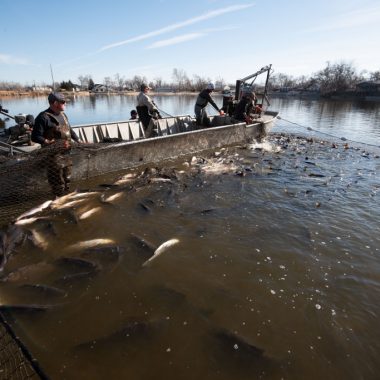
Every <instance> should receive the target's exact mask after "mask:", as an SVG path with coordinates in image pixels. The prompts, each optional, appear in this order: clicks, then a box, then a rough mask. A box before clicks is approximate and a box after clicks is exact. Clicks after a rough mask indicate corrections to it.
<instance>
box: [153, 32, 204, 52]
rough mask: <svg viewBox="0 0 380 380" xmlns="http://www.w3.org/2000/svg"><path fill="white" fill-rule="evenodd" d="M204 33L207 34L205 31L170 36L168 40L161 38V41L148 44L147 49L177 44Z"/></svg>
mask: <svg viewBox="0 0 380 380" xmlns="http://www.w3.org/2000/svg"><path fill="white" fill-rule="evenodd" d="M204 35H205V34H204V33H189V34H183V35H181V36H177V37H173V38H168V39H167V40H161V41H157V42H154V43H153V44H152V45H150V46H148V47H147V49H155V48H160V47H163V46H170V45H176V44H180V43H182V42H185V41H191V40H195V39H196V38H200V37H202V36H204Z"/></svg>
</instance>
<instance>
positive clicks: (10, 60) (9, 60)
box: [0, 54, 28, 65]
mask: <svg viewBox="0 0 380 380" xmlns="http://www.w3.org/2000/svg"><path fill="white" fill-rule="evenodd" d="M1 63H4V64H6V65H27V64H28V61H27V60H25V59H22V58H17V57H13V56H11V55H8V54H0V64H1Z"/></svg>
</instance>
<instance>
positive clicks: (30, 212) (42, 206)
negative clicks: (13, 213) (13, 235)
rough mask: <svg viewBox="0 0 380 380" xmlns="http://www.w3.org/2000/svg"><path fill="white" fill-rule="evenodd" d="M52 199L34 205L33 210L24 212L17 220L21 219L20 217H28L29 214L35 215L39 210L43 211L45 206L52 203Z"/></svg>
mask: <svg viewBox="0 0 380 380" xmlns="http://www.w3.org/2000/svg"><path fill="white" fill-rule="evenodd" d="M52 202H53V201H52V200H49V201H46V202H44V203H42V204H41V205H39V206H37V207H34V208H32V209H31V210H29V211H26V212H24V213H23V214H21V215H20V216H19V217H18V218H17V219H16V221H17V220H20V219H24V218H26V217H27V216H32V215H35V214H37V213H39V212H41V211H42V210H44V209H45V208H48V207H49V206H50V205H51V204H52Z"/></svg>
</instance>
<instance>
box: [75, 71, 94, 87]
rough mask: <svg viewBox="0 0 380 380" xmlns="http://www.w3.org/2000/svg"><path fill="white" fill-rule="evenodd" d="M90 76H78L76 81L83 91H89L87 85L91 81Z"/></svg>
mask: <svg viewBox="0 0 380 380" xmlns="http://www.w3.org/2000/svg"><path fill="white" fill-rule="evenodd" d="M91 79H92V78H91V75H89V74H87V75H79V77H78V80H79V82H80V87H81V89H83V90H89V84H90V80H91Z"/></svg>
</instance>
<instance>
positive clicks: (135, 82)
mask: <svg viewBox="0 0 380 380" xmlns="http://www.w3.org/2000/svg"><path fill="white" fill-rule="evenodd" d="M131 82H132V88H134V89H138V90H140V86H141V85H142V84H143V83H147V82H148V80H147V79H146V77H145V76H143V77H142V76H140V75H135V76H134V77H133V78H132V79H131Z"/></svg>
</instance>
